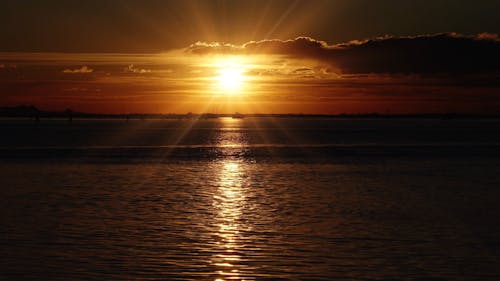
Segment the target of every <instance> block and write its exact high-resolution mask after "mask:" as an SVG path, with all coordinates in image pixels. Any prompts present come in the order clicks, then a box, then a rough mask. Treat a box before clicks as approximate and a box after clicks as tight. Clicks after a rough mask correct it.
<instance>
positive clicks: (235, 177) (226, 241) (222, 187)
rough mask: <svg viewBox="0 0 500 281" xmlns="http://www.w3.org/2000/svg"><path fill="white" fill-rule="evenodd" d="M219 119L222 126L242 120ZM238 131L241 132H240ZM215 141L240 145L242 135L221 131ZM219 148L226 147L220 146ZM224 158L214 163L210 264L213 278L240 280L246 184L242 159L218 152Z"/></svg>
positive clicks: (245, 228) (244, 228)
mask: <svg viewBox="0 0 500 281" xmlns="http://www.w3.org/2000/svg"><path fill="white" fill-rule="evenodd" d="M221 122H223V124H224V125H225V128H229V127H234V126H238V124H239V123H240V122H241V120H235V119H230V118H227V119H224V120H222V121H221ZM239 134H241V133H239ZM217 140H218V142H219V143H221V144H228V143H231V144H232V146H233V147H237V146H241V145H243V139H242V137H241V136H236V137H235V136H234V132H233V133H232V135H228V133H227V131H224V130H222V131H221V132H220V135H219V136H217ZM221 149H228V148H226V147H221ZM221 155H225V157H224V158H221V159H219V161H218V162H217V163H215V167H216V173H217V175H216V176H217V183H218V185H217V189H216V190H215V192H214V195H213V201H212V205H213V208H214V210H215V224H216V226H215V227H216V233H215V236H216V239H217V248H218V249H217V251H216V254H214V256H213V257H212V260H211V263H212V264H213V265H214V266H215V267H216V268H217V270H216V272H215V273H216V274H217V275H219V277H218V278H217V279H215V280H226V279H231V280H241V279H242V278H243V277H244V276H242V275H241V272H240V270H241V267H242V265H241V262H242V256H241V253H242V248H243V247H244V246H245V245H244V242H245V241H244V239H243V237H242V233H241V231H246V230H248V228H249V227H248V225H245V224H244V222H243V221H242V216H243V211H244V208H245V204H246V195H245V188H246V186H247V184H248V180H247V176H246V173H245V163H244V162H243V160H242V159H239V158H238V157H234V156H227V155H228V154H227V153H224V151H221Z"/></svg>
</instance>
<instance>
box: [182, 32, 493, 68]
mask: <svg viewBox="0 0 500 281" xmlns="http://www.w3.org/2000/svg"><path fill="white" fill-rule="evenodd" d="M186 51H187V52H190V53H193V54H200V55H202V54H277V55H284V56H286V57H289V58H299V59H300V58H303V59H314V60H318V61H320V62H323V63H325V64H327V65H328V66H330V67H333V68H336V69H338V70H339V71H340V72H341V73H344V74H361V73H386V74H439V73H442V74H470V73H489V74H491V73H494V74H498V73H500V39H499V38H498V36H497V35H496V34H486V33H484V34H478V35H474V36H467V35H461V34H456V33H442V34H433V35H420V36H411V37H393V36H384V37H379V38H374V39H367V40H362V41H351V42H348V43H342V44H335V45H329V44H327V43H326V42H324V41H319V40H315V39H313V38H310V37H298V38H296V39H293V40H262V41H252V42H248V43H246V44H243V45H231V44H220V43H203V42H198V43H195V44H193V45H191V46H189V47H188V48H187V49H186Z"/></svg>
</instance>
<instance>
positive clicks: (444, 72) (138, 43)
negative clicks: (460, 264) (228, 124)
mask: <svg viewBox="0 0 500 281" xmlns="http://www.w3.org/2000/svg"><path fill="white" fill-rule="evenodd" d="M410 2H411V3H410ZM442 2H443V3H445V2H446V3H448V2H449V4H450V5H444V4H443V3H441V2H440V3H441V4H439V3H434V2H433V3H430V2H428V1H426V2H424V1H395V0H394V1H393V0H388V1H384V2H383V3H381V2H378V1H367V0H352V1H341V0H331V1H326V0H318V1H303V0H297V1H287V0H276V1H273V2H267V1H266V2H264V1H236V0H235V1H225V0H222V1H196V0H186V1H170V0H165V1H148V2H147V3H146V2H142V1H132V0H130V1H111V0H110V1H107V2H106V3H103V2H102V1H96V0H88V1H82V2H71V3H69V2H66V1H60V0H51V1H47V2H43V3H42V2H37V1H31V2H20V1H19V2H18V1H12V2H9V3H8V4H6V5H5V7H4V9H2V10H1V11H0V36H1V38H2V40H1V42H0V106H15V105H21V104H25V105H27V104H29V105H34V106H37V107H39V108H40V109H42V110H64V109H66V108H71V109H73V110H76V111H84V112H94V113H186V112H195V113H201V112H217V113H232V112H235V111H238V112H242V113H322V114H339V113H370V112H379V113H444V112H462V113H494V114H499V113H500V94H499V93H500V82H499V81H500V79H499V78H500V56H499V53H500V40H499V38H498V36H497V35H496V33H498V32H499V30H498V27H499V26H500V23H499V22H498V17H495V16H494V13H495V12H494V11H496V10H498V9H495V7H497V6H498V1H486V0H484V1H482V0H480V1H479V2H481V5H479V4H478V3H474V4H472V2H470V1H461V0H456V1H448V0H446V1H442ZM458 3H459V4H458ZM452 4H453V5H452ZM464 18H468V19H474V20H470V21H464V20H463V19H464ZM450 31H456V32H458V33H452V32H450ZM224 73H226V74H224ZM228 73H229V74H228ZM234 73H236V76H235V74H234ZM222 76H228V77H226V78H221V77H222ZM224 79H226V80H228V81H226V82H221V80H224ZM235 81H236V82H235ZM238 81H239V82H238ZM225 84H226V85H225ZM229 84H231V85H232V86H228V85H229ZM235 84H237V85H235Z"/></svg>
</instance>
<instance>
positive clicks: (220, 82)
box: [216, 62, 246, 94]
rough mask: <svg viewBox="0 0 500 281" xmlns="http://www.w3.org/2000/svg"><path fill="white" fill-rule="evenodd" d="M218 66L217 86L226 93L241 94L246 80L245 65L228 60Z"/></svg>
mask: <svg viewBox="0 0 500 281" xmlns="http://www.w3.org/2000/svg"><path fill="white" fill-rule="evenodd" d="M217 68H218V69H217V77H216V82H217V88H218V89H219V90H220V91H221V92H222V93H225V94H240V93H241V90H242V88H243V86H244V83H245V80H246V77H245V66H244V65H242V64H238V63H235V62H226V63H221V64H219V65H218V66H217Z"/></svg>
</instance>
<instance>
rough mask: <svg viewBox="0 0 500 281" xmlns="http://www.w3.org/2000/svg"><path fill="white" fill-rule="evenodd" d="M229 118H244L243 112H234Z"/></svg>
mask: <svg viewBox="0 0 500 281" xmlns="http://www.w3.org/2000/svg"><path fill="white" fill-rule="evenodd" d="M231 118H233V119H242V118H245V115H243V114H241V113H239V112H235V113H234V114H233V115H232V116H231Z"/></svg>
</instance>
